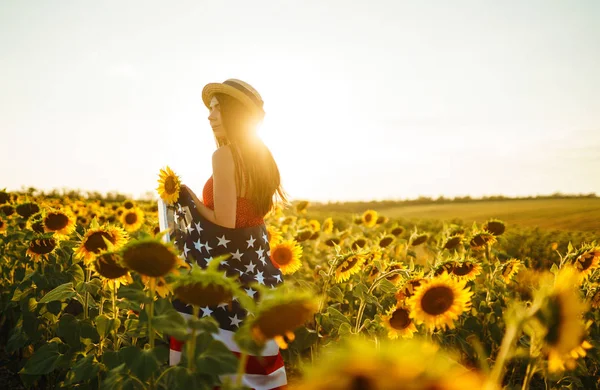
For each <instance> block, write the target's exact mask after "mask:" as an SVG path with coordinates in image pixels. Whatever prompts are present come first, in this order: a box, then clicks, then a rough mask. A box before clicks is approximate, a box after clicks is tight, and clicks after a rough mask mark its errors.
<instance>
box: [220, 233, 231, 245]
mask: <svg viewBox="0 0 600 390" xmlns="http://www.w3.org/2000/svg"><path fill="white" fill-rule="evenodd" d="M217 240H219V243H218V244H217V246H219V245H222V246H224V247H225V248H227V243H228V242H231V240H228V239H227V238H225V235H224V234H223V237H217Z"/></svg>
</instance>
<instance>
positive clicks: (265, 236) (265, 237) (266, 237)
mask: <svg viewBox="0 0 600 390" xmlns="http://www.w3.org/2000/svg"><path fill="white" fill-rule="evenodd" d="M262 239H263V241H264V242H265V244H266V243H267V242H269V236H267V233H264V234H263V235H262Z"/></svg>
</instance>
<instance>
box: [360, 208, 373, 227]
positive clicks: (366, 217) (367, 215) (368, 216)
mask: <svg viewBox="0 0 600 390" xmlns="http://www.w3.org/2000/svg"><path fill="white" fill-rule="evenodd" d="M361 220H362V223H363V225H365V226H366V227H368V228H370V227H373V226H375V225H376V224H377V211H375V210H367V211H365V212H364V213H363V215H362V218H361Z"/></svg>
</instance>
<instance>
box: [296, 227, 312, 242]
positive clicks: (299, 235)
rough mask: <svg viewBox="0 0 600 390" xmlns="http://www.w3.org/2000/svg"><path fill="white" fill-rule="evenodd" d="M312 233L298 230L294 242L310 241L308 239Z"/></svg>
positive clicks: (308, 230)
mask: <svg viewBox="0 0 600 390" xmlns="http://www.w3.org/2000/svg"><path fill="white" fill-rule="evenodd" d="M312 235H313V232H312V230H310V229H303V230H300V231H299V232H298V233H296V237H295V238H296V241H298V242H304V241H306V240H310V238H311V237H312Z"/></svg>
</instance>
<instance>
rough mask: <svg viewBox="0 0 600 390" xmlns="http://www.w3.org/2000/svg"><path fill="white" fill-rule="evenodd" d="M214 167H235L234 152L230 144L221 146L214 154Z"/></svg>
mask: <svg viewBox="0 0 600 390" xmlns="http://www.w3.org/2000/svg"><path fill="white" fill-rule="evenodd" d="M212 161H213V166H214V167H222V168H224V167H233V153H232V151H231V147H230V146H229V145H225V146H221V147H220V148H218V149H217V150H215V152H214V153H213V155H212Z"/></svg>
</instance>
